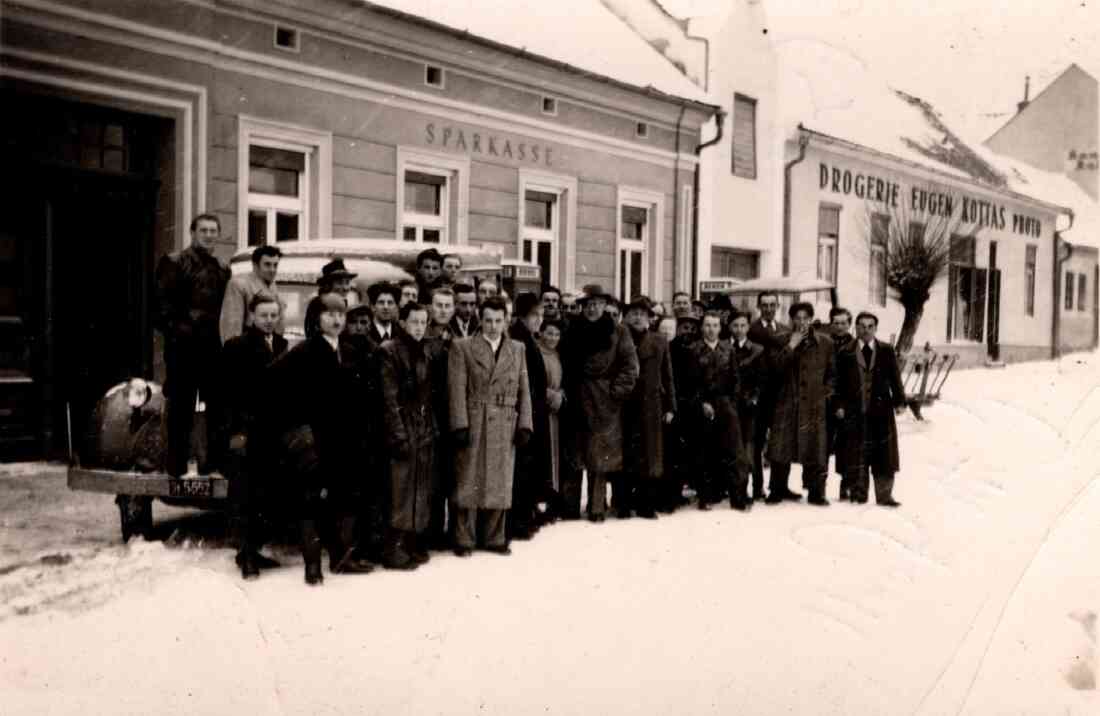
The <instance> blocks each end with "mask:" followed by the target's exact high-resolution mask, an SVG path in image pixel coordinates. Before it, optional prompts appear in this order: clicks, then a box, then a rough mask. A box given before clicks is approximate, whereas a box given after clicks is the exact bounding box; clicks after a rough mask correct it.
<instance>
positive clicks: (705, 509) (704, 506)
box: [696, 500, 710, 512]
mask: <svg viewBox="0 0 1100 716" xmlns="http://www.w3.org/2000/svg"><path fill="white" fill-rule="evenodd" d="M696 506H697V507H698V508H699V509H700V510H702V511H703V512H709V511H710V505H709V504H707V501H706V500H699V504H698V505H696Z"/></svg>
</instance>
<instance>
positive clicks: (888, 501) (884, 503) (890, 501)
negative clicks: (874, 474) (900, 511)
mask: <svg viewBox="0 0 1100 716" xmlns="http://www.w3.org/2000/svg"><path fill="white" fill-rule="evenodd" d="M879 504H880V505H882V506H883V507H901V503H900V502H898V501H897V500H895V499H894V498H893V497H887V498H886V499H885V500H880V501H879Z"/></svg>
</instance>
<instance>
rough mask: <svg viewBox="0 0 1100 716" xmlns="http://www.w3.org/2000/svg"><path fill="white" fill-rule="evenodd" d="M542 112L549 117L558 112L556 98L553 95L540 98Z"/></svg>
mask: <svg viewBox="0 0 1100 716" xmlns="http://www.w3.org/2000/svg"><path fill="white" fill-rule="evenodd" d="M542 113H543V114H548V115H550V116H551V117H553V116H555V115H556V114H557V113H558V100H556V99H555V98H553V97H543V98H542Z"/></svg>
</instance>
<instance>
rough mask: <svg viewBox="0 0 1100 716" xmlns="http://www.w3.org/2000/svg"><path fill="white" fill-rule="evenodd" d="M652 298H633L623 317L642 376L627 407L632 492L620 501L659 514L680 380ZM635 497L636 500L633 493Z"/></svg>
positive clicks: (627, 473) (626, 457)
mask: <svg viewBox="0 0 1100 716" xmlns="http://www.w3.org/2000/svg"><path fill="white" fill-rule="evenodd" d="M652 317H653V306H652V304H651V303H650V302H649V301H648V300H646V299H644V298H641V299H635V300H634V301H632V302H631V303H630V305H629V306H627V307H626V316H625V322H626V326H627V330H629V331H630V337H631V340H633V341H634V348H635V350H636V351H637V354H638V381H637V382H636V383H635V384H634V390H633V392H631V394H630V397H629V398H627V400H626V404H625V406H624V408H623V422H624V428H625V436H624V437H625V439H626V445H625V447H624V451H623V463H624V464H623V468H624V469H623V473H624V477H623V480H622V483H621V484H622V487H624V488H625V489H626V490H627V492H628V494H627V495H625V496H624V497H625V498H626V499H624V500H623V501H622V502H620V503H619V505H620V507H619V509H620V510H625V511H626V513H627V514H629V511H630V509H631V508H632V507H633V508H634V509H636V510H637V512H638V516H639V517H645V518H649V519H653V518H655V517H656V516H657V512H656V508H657V500H658V496H659V489H660V487H661V481H662V480H663V479H664V478H665V428H666V426H667V425H669V424H670V423H672V421H673V419H674V418H675V414H676V386H675V382H674V380H673V376H672V356H671V353H670V352H669V347H668V341H667V340H666V339H665V338H664V337H663V336H660V335H658V334H657V333H655V332H653V331H651V330H650V319H651V318H652ZM631 497H633V500H631V499H630V498H631Z"/></svg>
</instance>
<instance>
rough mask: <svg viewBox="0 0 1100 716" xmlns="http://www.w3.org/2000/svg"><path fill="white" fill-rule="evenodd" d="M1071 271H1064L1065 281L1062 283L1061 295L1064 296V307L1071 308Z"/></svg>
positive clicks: (1069, 309) (1068, 309) (1070, 309)
mask: <svg viewBox="0 0 1100 716" xmlns="http://www.w3.org/2000/svg"><path fill="white" fill-rule="evenodd" d="M1073 288H1074V286H1073V272H1072V271H1066V282H1065V283H1064V284H1063V285H1062V295H1063V297H1064V298H1065V309H1066V310H1067V311H1072V310H1073Z"/></svg>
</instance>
